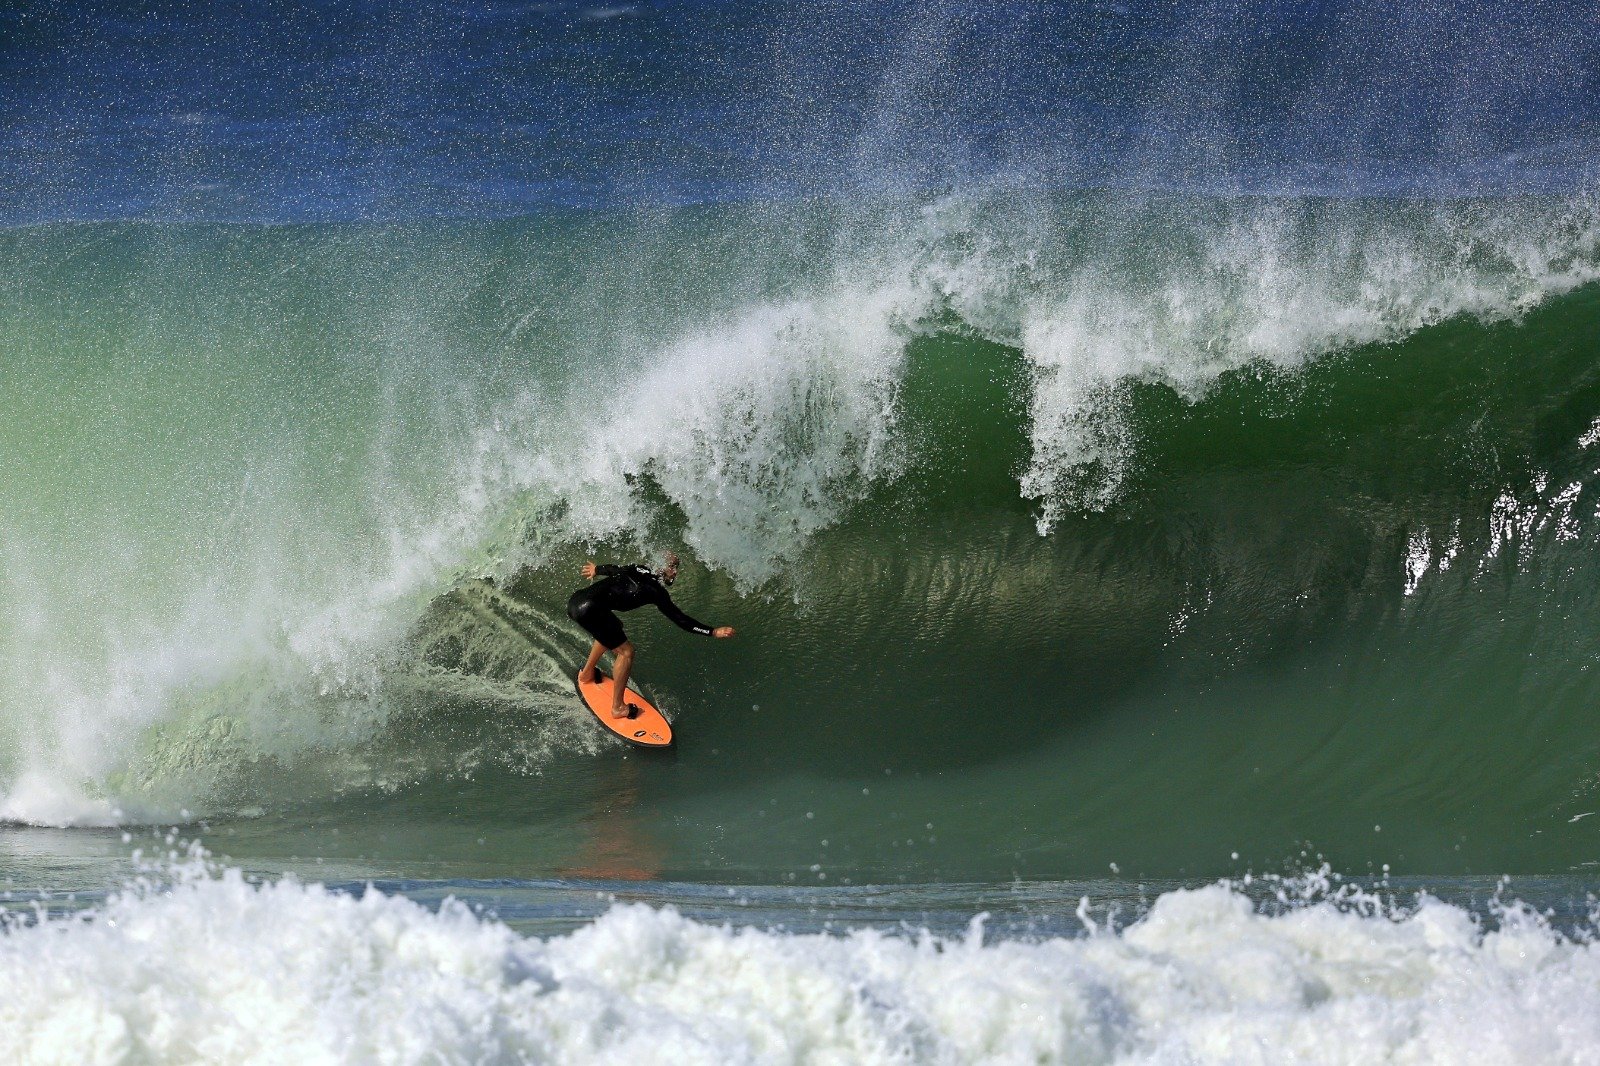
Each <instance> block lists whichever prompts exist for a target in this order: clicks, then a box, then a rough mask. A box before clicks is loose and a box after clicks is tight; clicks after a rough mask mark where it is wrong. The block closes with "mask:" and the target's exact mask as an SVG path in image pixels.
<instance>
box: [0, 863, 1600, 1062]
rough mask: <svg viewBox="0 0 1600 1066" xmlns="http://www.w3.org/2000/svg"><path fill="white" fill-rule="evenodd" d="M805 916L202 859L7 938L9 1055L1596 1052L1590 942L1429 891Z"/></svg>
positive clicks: (620, 1058) (1404, 1056)
mask: <svg viewBox="0 0 1600 1066" xmlns="http://www.w3.org/2000/svg"><path fill="white" fill-rule="evenodd" d="M982 940H983V938H982V934H981V919H975V920H974V924H973V927H972V930H971V931H970V932H969V934H968V935H967V936H966V937H965V938H964V939H956V940H941V939H938V938H934V937H932V936H928V935H923V936H920V937H904V936H890V935H885V934H882V933H879V932H874V931H861V932H855V933H852V934H850V935H847V936H829V935H822V934H816V935H786V934H782V933H776V932H763V931H759V930H755V929H734V928H731V927H728V926H719V925H711V924H705V923H701V922H696V921H691V920H689V919H687V918H684V917H682V916H680V915H679V914H677V913H675V912H674V911H672V910H671V909H665V910H655V909H651V908H648V907H645V906H640V905H629V906H617V907H614V908H613V909H612V910H611V911H610V912H609V913H607V914H605V915H604V916H603V917H601V918H599V919H598V920H596V921H595V922H594V923H593V924H591V925H589V926H586V927H585V928H583V929H581V930H579V931H577V932H575V933H572V934H570V935H567V936H563V937H558V938H553V939H549V940H540V939H533V938H525V937H521V936H518V935H517V934H516V933H514V932H512V931H511V930H509V929H507V928H506V927H505V926H503V925H501V924H499V923H497V922H495V921H493V920H489V919H486V918H483V917H480V916H478V915H475V914H474V913H473V912H472V911H471V910H469V909H468V908H467V907H466V906H464V905H461V904H458V903H454V902H449V903H446V904H445V905H444V906H443V907H442V908H441V909H440V910H439V911H438V912H437V913H435V912H430V911H428V910H426V909H424V908H423V907H421V906H419V905H417V904H414V903H412V902H410V901H408V900H406V899H404V898H399V897H390V896H385V895H383V894H381V893H379V892H377V891H368V892H367V893H366V894H365V895H364V896H362V897H361V898H359V899H357V898H354V897H352V896H349V895H345V894H341V893H338V892H333V891H329V890H327V889H325V888H323V887H321V886H319V885H315V884H312V885H306V884H301V883H298V882H296V881H294V880H292V879H288V878H286V879H284V880H281V881H278V882H276V883H269V884H261V885H256V884H251V883H249V882H247V881H246V880H245V879H244V878H243V877H241V876H240V874H239V873H238V872H237V871H234V870H229V871H225V872H223V873H221V874H220V875H217V874H214V873H210V872H205V871H201V870H198V869H195V868H190V869H188V870H187V871H186V872H183V873H182V874H181V876H180V878H179V880H178V882H177V884H176V886H175V887H173V888H172V889H171V890H170V891H159V892H151V891H148V890H146V891H139V890H131V891H129V892H127V893H125V894H123V895H121V896H119V897H114V898H113V899H112V900H111V901H110V902H108V903H107V904H105V905H104V906H103V907H101V908H100V909H99V910H97V911H95V912H93V913H92V914H90V915H89V916H87V917H86V918H84V917H78V918H68V919H55V920H49V921H45V922H43V923H41V924H33V925H26V926H13V927H11V928H9V929H8V930H7V931H5V932H4V933H0V1058H3V1059H4V1060H5V1061H7V1062H17V1063H73V1064H79V1063H114V1062H152V1063H163V1062H227V1063H255V1062H262V1063H265V1062H353V1063H363V1062H372V1063H380V1062H381V1063H407V1062H552V1063H554V1062H559V1063H591V1062H592V1063H621V1062H633V1063H862V1064H867V1063H891V1062H893V1063H905V1062H914V1063H1023V1062H1029V1063H1037V1062H1060V1063H1148V1064H1156V1063H1173V1064H1176V1063H1186V1064H1203V1063H1219V1064H1221V1063H1226V1064H1229V1066H1236V1064H1241V1063H1244V1064H1248V1063H1282V1062H1299V1063H1373V1062H1396V1063H1416V1064H1421V1063H1449V1064H1452V1066H1462V1064H1472V1063H1482V1064H1493V1066H1515V1064H1518V1063H1528V1064H1539V1066H1552V1064H1557V1063H1579V1062H1594V1061H1595V1056H1596V1053H1597V1049H1600V1011H1597V1010H1596V1009H1595V1004H1596V995H1597V989H1600V948H1597V947H1596V946H1595V945H1594V944H1593V943H1590V942H1587V941H1581V940H1573V939H1570V938H1566V937H1563V936H1561V935H1559V934H1557V933H1556V932H1553V931H1552V930H1551V929H1550V928H1549V927H1548V926H1546V925H1545V924H1544V923H1543V922H1542V921H1541V920H1540V919H1539V918H1537V917H1536V916H1534V915H1532V914H1531V913H1529V912H1526V911H1512V912H1511V913H1510V914H1509V915H1508V916H1507V917H1506V919H1505V920H1503V921H1502V923H1501V924H1500V926H1499V928H1497V929H1496V930H1494V931H1490V932H1485V931H1484V930H1483V929H1482V928H1481V927H1480V926H1478V925H1477V924H1475V922H1474V920H1473V919H1472V917H1471V916H1470V915H1469V914H1467V913H1466V912H1464V911H1462V910H1460V909H1458V908H1456V907H1454V906H1451V905H1448V904H1445V903H1441V902H1438V901H1432V900H1427V899H1424V900H1423V902H1422V903H1421V904H1420V905H1419V906H1417V907H1416V908H1415V909H1414V910H1413V911H1411V912H1409V913H1406V914H1403V915H1395V916H1385V915H1383V914H1381V913H1376V914H1375V913H1373V912H1372V911H1370V910H1368V909H1364V908H1359V907H1358V908H1350V907H1343V908H1341V907H1339V906H1336V905H1335V904H1333V903H1330V902H1320V903H1315V904H1310V905H1302V906H1300V907H1298V908H1296V909H1291V910H1289V911H1288V912H1287V913H1281V914H1276V915H1272V916H1269V915H1267V914H1264V913H1261V912H1259V911H1257V910H1256V909H1255V908H1254V907H1253V906H1252V904H1251V903H1250V902H1249V900H1247V899H1246V898H1244V897H1243V896H1242V895H1240V894H1238V893H1236V892H1234V891H1232V890H1230V889H1229V888H1228V887H1226V886H1223V885H1214V886H1210V887H1207V888H1201V889H1197V890H1185V891H1175V892H1171V893H1168V894H1166V895H1163V896H1162V897H1160V898H1159V899H1158V900H1157V901H1156V902H1155V904H1154V906H1153V907H1152V909H1151V910H1150V912H1149V913H1148V914H1147V915H1146V916H1145V917H1144V918H1143V919H1141V920H1140V921H1138V922H1137V923H1136V924H1134V925H1132V926H1130V927H1128V928H1126V929H1124V930H1122V931H1121V932H1115V933H1114V932H1107V931H1104V930H1097V931H1093V932H1091V933H1090V935H1087V936H1085V937H1082V938H1079V939H1051V940H1045V941H1042V942H999V943H993V944H988V945H985V944H983V943H982Z"/></svg>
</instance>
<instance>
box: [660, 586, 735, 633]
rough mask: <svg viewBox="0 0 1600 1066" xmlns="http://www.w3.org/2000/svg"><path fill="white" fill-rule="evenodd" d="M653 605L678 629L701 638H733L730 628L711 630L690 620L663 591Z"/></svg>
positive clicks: (720, 627)
mask: <svg viewBox="0 0 1600 1066" xmlns="http://www.w3.org/2000/svg"><path fill="white" fill-rule="evenodd" d="M655 604H656V606H657V607H658V608H660V610H661V613H662V614H664V615H666V616H667V618H668V619H669V620H670V621H671V622H672V623H673V624H674V625H676V626H677V627H678V628H679V629H682V630H685V631H687V632H690V633H695V634H697V635H699V636H702V637H731V636H733V627H732V626H718V627H717V628H715V629H713V628H711V627H710V626H708V625H706V624H705V623H704V622H697V621H695V620H694V619H693V618H690V617H689V616H688V615H686V614H684V613H683V608H682V607H679V606H678V605H677V604H675V603H673V602H672V597H671V596H669V595H667V593H666V592H665V591H663V592H662V593H661V595H660V596H659V597H658V598H657V599H656V601H655Z"/></svg>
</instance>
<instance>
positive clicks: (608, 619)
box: [567, 563, 711, 651]
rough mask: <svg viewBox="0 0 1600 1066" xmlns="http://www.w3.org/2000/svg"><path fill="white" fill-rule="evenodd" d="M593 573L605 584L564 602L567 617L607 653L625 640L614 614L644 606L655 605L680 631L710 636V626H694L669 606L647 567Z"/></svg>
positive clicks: (597, 569)
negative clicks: (602, 579) (596, 641)
mask: <svg viewBox="0 0 1600 1066" xmlns="http://www.w3.org/2000/svg"><path fill="white" fill-rule="evenodd" d="M594 570H595V573H596V574H600V575H602V576H604V577H605V580H604V581H597V582H595V583H594V584H593V585H590V586H589V587H588V588H581V589H579V590H578V591H577V592H574V593H573V594H572V598H571V599H569V600H568V601H567V617H568V618H570V619H572V620H573V621H574V622H576V623H578V624H579V625H580V626H582V627H583V628H584V629H586V630H588V631H589V634H590V635H591V636H593V637H594V639H595V640H598V641H599V642H600V643H601V644H603V645H605V647H606V649H607V650H609V651H615V650H616V649H617V648H620V647H621V646H622V645H623V644H624V643H625V642H626V641H627V639H628V637H627V635H626V634H625V633H623V632H622V620H621V619H620V618H618V617H617V616H616V615H615V614H614V613H613V612H615V611H631V610H633V609H634V608H635V607H643V606H644V605H645V604H647V603H653V604H655V605H656V606H657V607H658V608H660V609H661V613H662V614H664V615H666V616H667V617H668V618H670V619H672V621H674V622H676V623H677V624H678V626H679V628H681V629H687V630H688V631H689V632H691V633H699V634H700V635H701V636H705V637H709V636H710V635H711V627H710V626H708V625H706V624H705V623H704V622H696V621H695V620H694V619H693V618H690V617H689V616H688V615H686V614H684V613H683V611H682V610H680V609H679V607H678V605H677V604H675V603H673V602H672V597H671V596H669V595H667V587H666V586H665V585H663V584H662V583H661V579H660V578H658V577H656V575H655V574H654V573H652V572H651V570H650V568H649V567H647V566H641V565H639V564H638V563H635V564H634V565H632V566H613V565H612V564H610V563H606V564H605V565H603V566H597V567H595V568H594Z"/></svg>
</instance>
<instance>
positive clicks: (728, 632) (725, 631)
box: [711, 626, 733, 637]
mask: <svg viewBox="0 0 1600 1066" xmlns="http://www.w3.org/2000/svg"><path fill="white" fill-rule="evenodd" d="M711 635H712V636H714V637H731V636H733V627H732V626H718V627H717V628H715V629H713V630H712V631H711Z"/></svg>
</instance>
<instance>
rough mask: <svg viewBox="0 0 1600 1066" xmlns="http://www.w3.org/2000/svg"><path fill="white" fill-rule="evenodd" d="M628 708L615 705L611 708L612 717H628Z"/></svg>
mask: <svg viewBox="0 0 1600 1066" xmlns="http://www.w3.org/2000/svg"><path fill="white" fill-rule="evenodd" d="M628 710H629V709H628V708H627V707H613V708H611V717H613V718H626V717H628Z"/></svg>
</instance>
